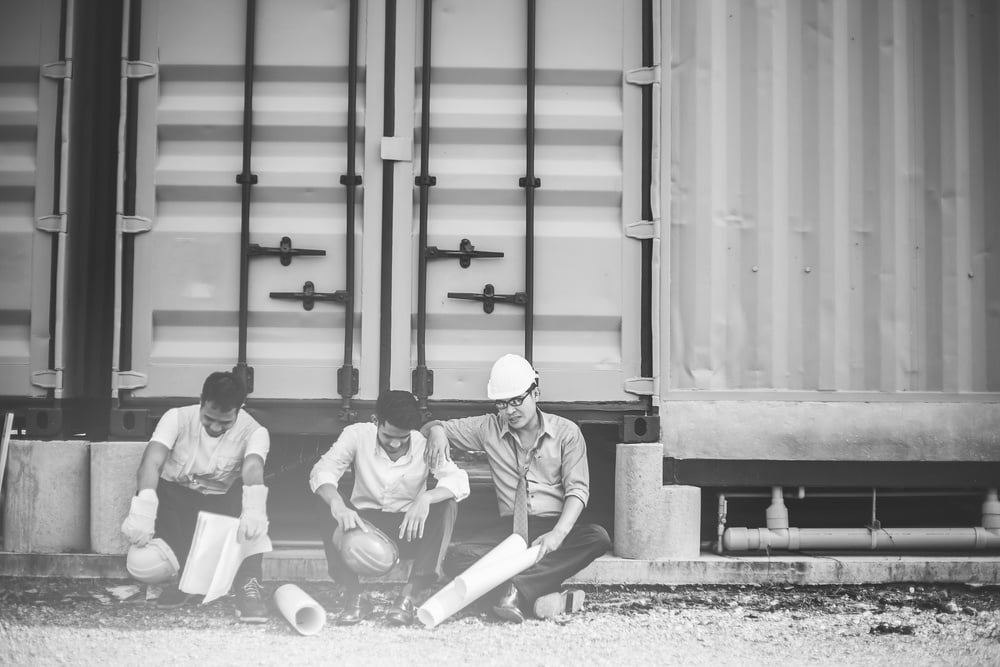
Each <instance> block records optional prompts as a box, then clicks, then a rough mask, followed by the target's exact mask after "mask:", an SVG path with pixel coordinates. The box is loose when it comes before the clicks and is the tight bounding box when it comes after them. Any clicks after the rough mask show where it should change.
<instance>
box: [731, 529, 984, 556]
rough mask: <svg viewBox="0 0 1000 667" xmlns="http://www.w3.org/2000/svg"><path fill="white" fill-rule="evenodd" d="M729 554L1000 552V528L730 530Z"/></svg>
mask: <svg viewBox="0 0 1000 667" xmlns="http://www.w3.org/2000/svg"><path fill="white" fill-rule="evenodd" d="M722 546H723V548H724V549H726V550H727V551H757V550H762V551H763V550H773V549H783V550H788V551H801V550H812V549H815V550H827V549H852V550H872V551H876V550H880V549H922V550H941V549H943V550H973V549H974V550H984V549H989V550H993V549H1000V529H986V528H879V529H878V530H871V529H868V528H788V529H784V530H770V529H767V528H729V529H727V530H726V532H725V533H724V534H723V537H722Z"/></svg>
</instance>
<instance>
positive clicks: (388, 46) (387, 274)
mask: <svg viewBox="0 0 1000 667" xmlns="http://www.w3.org/2000/svg"><path fill="white" fill-rule="evenodd" d="M383 73H384V76H383V80H384V88H385V91H384V94H383V98H384V99H383V105H382V116H383V119H382V136H385V137H391V136H392V135H393V134H394V133H395V132H396V0H386V3H385V63H384V69H383ZM394 166H395V165H394V163H393V162H392V161H391V160H384V161H383V162H382V285H381V290H380V301H381V307H380V319H379V364H378V386H379V391H380V392H381V391H384V390H386V389H388V388H389V374H390V371H391V370H392V369H391V363H392V344H391V343H392V217H393V216H392V207H393V196H392V190H393V187H394V181H395V179H394V178H393V174H394Z"/></svg>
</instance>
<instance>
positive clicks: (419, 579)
mask: <svg viewBox="0 0 1000 667" xmlns="http://www.w3.org/2000/svg"><path fill="white" fill-rule="evenodd" d="M322 505H323V507H325V508H326V512H325V515H326V521H325V522H324V529H323V548H324V549H325V550H326V567H327V571H328V572H329V573H330V576H331V577H332V578H333V580H334V581H336V582H337V583H338V584H340V585H341V586H343V587H344V588H345V590H346V591H347V593H348V594H356V593H359V592H361V582H360V581H359V579H358V575H357V574H356V573H355V572H354V571H353V570H351V569H350V568H348V567H347V565H346V564H345V563H344V559H343V558H341V556H340V550H339V549H337V548H336V547H334V546H333V531H334V529H335V528H336V527H337V522H336V520H335V519H334V518H333V517H332V516H331V515H330V508H329V507H328V506H327V505H326V503H323V504H322ZM357 512H358V514H359V515H360V516H361V518H362V519H364V520H365V521H368V522H369V523H371V524H373V525H374V526H375V527H376V528H378V529H379V530H381V531H382V532H383V533H385V534H386V535H388V536H389V537H390V538H391V539H392V541H393V542H395V543H396V547H397V548H398V549H399V556H400V558H412V559H413V567H412V568H411V569H410V579H409V583H410V584H412V585H413V588H414V589H417V590H420V589H423V588H426V587H428V586H431V585H433V584H434V583H436V582H437V580H438V578H439V577H440V576H441V562H442V561H443V560H444V555H445V552H446V551H447V550H448V544H449V543H450V542H451V533H452V530H453V529H454V527H455V519H456V517H458V503H456V502H455V500H454V499H448V500H443V501H441V502H439V503H434V504H433V505H431V508H430V512H429V513H428V514H427V520H426V521H425V522H424V536H423V537H422V538H419V539H416V540H413V541H412V542H407V541H406V540H401V539H399V525H400V524H401V523H402V522H403V517H404V516H406V515H405V514H404V513H402V512H383V511H382V510H372V509H362V510H357Z"/></svg>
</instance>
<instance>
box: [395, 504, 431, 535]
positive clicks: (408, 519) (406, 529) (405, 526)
mask: <svg viewBox="0 0 1000 667" xmlns="http://www.w3.org/2000/svg"><path fill="white" fill-rule="evenodd" d="M430 511H431V504H430V501H428V499H427V496H426V495H424V494H420V495H419V496H417V499H416V500H414V501H413V504H412V505H410V509H408V510H406V515H405V516H403V522H402V523H401V524H399V539H401V540H404V539H405V540H406V541H407V542H412V541H413V540H419V539H421V538H423V536H424V523H425V522H426V521H427V515H428V514H429V513H430Z"/></svg>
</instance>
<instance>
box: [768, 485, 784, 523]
mask: <svg viewBox="0 0 1000 667" xmlns="http://www.w3.org/2000/svg"><path fill="white" fill-rule="evenodd" d="M764 516H765V517H766V519H767V527H768V528H769V529H770V530H786V529H787V528H788V508H787V507H786V506H785V498H784V494H783V493H782V490H781V487H780V486H773V487H771V504H770V505H769V506H768V508H767V510H766V512H765V513H764Z"/></svg>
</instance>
